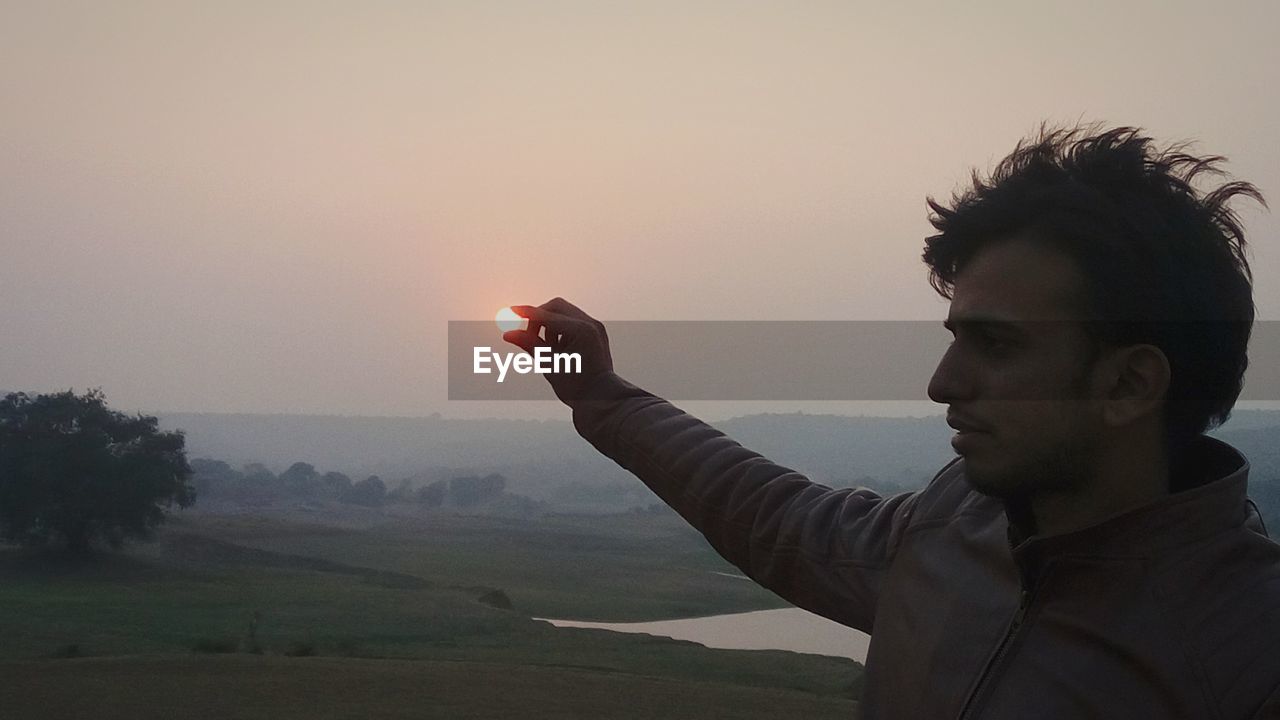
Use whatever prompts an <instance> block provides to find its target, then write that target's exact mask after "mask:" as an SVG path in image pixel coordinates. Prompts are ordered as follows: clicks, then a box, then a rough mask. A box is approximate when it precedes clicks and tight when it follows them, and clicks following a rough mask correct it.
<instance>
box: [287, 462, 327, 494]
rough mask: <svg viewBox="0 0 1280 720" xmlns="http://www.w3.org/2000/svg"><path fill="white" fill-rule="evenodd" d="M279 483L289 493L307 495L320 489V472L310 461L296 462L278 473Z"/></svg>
mask: <svg viewBox="0 0 1280 720" xmlns="http://www.w3.org/2000/svg"><path fill="white" fill-rule="evenodd" d="M279 481H280V485H281V487H282V488H283V489H284V491H285V492H287V493H289V494H290V495H302V496H304V497H309V496H311V495H315V494H316V493H317V492H318V491H319V490H320V473H318V472H316V468H315V466H314V465H312V464H311V463H305V462H296V463H294V464H292V465H290V466H289V469H288V470H285V471H284V472H282V473H280V477H279Z"/></svg>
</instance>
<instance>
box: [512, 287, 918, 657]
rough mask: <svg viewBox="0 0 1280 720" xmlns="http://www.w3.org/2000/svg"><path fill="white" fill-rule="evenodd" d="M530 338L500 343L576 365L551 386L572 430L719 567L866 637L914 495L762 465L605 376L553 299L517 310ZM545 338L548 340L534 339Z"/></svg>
mask: <svg viewBox="0 0 1280 720" xmlns="http://www.w3.org/2000/svg"><path fill="white" fill-rule="evenodd" d="M515 311H516V312H517V313H518V314H520V315H522V316H523V317H527V318H529V320H530V328H529V330H528V331H514V332H512V333H507V335H505V336H504V337H506V339H507V340H508V341H510V342H513V343H514V344H517V345H519V346H521V347H522V348H524V349H525V350H527V351H530V352H531V351H532V349H533V347H534V346H536V345H547V344H549V345H550V346H551V348H552V350H553V351H555V352H578V353H580V354H582V356H583V373H582V375H576V376H574V375H548V376H547V378H548V380H549V381H550V382H551V384H552V388H553V389H554V390H555V391H556V395H557V397H559V398H560V399H561V400H562V401H563V402H565V403H566V404H567V405H569V406H570V407H571V408H572V409H573V422H574V427H575V428H576V429H577V430H578V433H579V434H581V435H582V436H583V437H584V438H585V439H586V440H587V441H588V442H590V443H591V444H592V445H593V446H594V447H596V449H598V450H599V451H600V452H602V453H604V454H605V455H606V456H608V457H610V458H611V459H613V460H614V461H615V462H617V463H618V464H619V465H621V466H622V467H623V468H625V469H627V470H628V471H630V472H632V473H633V474H635V475H636V476H637V477H639V478H640V480H642V481H643V482H644V483H645V484H646V485H647V486H649V488H650V489H652V490H653V491H654V493H656V494H657V495H658V496H659V497H660V498H662V500H663V501H664V502H666V503H667V504H668V505H670V506H671V507H672V508H673V509H674V510H675V511H676V512H677V513H679V514H680V515H681V516H682V517H683V518H685V520H687V521H688V522H689V523H690V524H691V525H693V526H694V527H695V528H696V529H697V530H698V531H699V532H701V533H702V534H703V535H704V536H705V537H706V538H707V540H708V542H710V543H711V545H712V547H713V548H715V549H716V551H717V552H719V553H720V554H721V555H722V556H723V557H724V558H725V559H727V560H728V561H729V562H731V563H733V564H734V565H736V566H737V567H738V568H740V569H741V570H742V571H743V573H745V574H746V575H747V576H748V577H751V578H752V579H754V580H755V581H756V582H759V583H760V584H761V585H763V586H765V587H767V588H769V589H770V590H773V591H774V592H776V593H778V594H779V595H780V596H782V597H783V598H785V599H787V600H788V601H790V602H792V603H794V604H795V605H797V606H800V607H803V608H805V609H808V610H810V611H812V612H815V613H817V614H819V615H822V616H824V617H828V618H831V619H833V620H835V621H837V622H840V623H843V624H846V625H849V626H852V627H856V628H859V629H861V630H864V631H868V632H870V630H871V626H872V623H873V621H874V614H875V605H876V601H877V599H878V597H879V594H880V587H881V584H882V582H883V579H884V574H885V571H886V569H887V567H888V564H889V562H890V560H891V559H892V557H893V554H894V550H895V549H896V547H897V545H898V542H899V540H900V539H901V536H902V531H903V529H904V528H905V527H906V524H907V520H908V519H909V516H910V513H911V508H912V506H913V502H914V498H915V496H914V495H911V494H906V495H899V496H895V497H892V498H887V499H886V498H881V497H880V496H878V495H876V494H875V493H873V492H871V491H869V490H851V489H845V490H832V489H831V488H828V487H826V486H823V485H819V484H817V483H813V482H811V481H809V480H808V479H807V478H805V477H804V476H803V475H801V474H800V473H797V472H795V471H794V470H791V469H789V468H786V467H783V466H780V465H777V464H775V463H773V462H770V461H769V460H768V459H766V458H764V457H762V456H761V455H759V454H757V453H754V452H752V451H750V450H748V449H746V448H744V447H742V446H741V445H739V444H738V443H736V442H734V441H733V440H731V439H730V438H728V437H727V436H725V435H724V434H723V433H721V432H720V431H718V430H716V429H715V428H713V427H711V426H710V425H707V424H706V423H704V422H702V421H701V420H698V419H697V418H695V417H693V416H692V415H689V414H688V413H685V412H684V411H682V410H680V409H679V408H678V407H676V406H675V405H673V404H671V403H669V402H667V401H666V400H663V399H662V398H659V397H657V396H654V395H652V394H650V393H648V392H645V391H644V390H642V389H640V388H638V387H636V386H635V385H632V384H631V383H628V382H627V381H625V380H623V379H622V378H621V377H619V376H618V375H617V374H616V373H614V372H613V364H612V359H611V357H610V355H609V351H608V338H607V336H606V335H605V332H604V326H603V325H601V324H600V323H599V322H597V321H595V320H594V319H592V318H590V317H589V316H587V315H586V314H585V313H583V312H582V311H581V310H579V309H578V308H576V307H574V306H573V305H571V304H569V303H568V302H566V301H564V300H561V299H559V298H557V299H556V300H553V301H551V302H549V303H547V304H545V305H543V306H540V307H538V308H534V307H530V306H517V307H516V308H515ZM542 327H545V328H546V336H547V338H548V341H549V342H548V341H543V340H541V339H540V338H536V336H537V334H538V331H539V329H540V328H542Z"/></svg>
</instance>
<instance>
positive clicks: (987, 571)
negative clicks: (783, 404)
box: [573, 373, 1280, 720]
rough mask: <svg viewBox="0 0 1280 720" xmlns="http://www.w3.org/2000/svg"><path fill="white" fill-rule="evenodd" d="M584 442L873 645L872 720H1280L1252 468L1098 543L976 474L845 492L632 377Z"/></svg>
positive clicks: (1191, 492) (1270, 599)
mask: <svg viewBox="0 0 1280 720" xmlns="http://www.w3.org/2000/svg"><path fill="white" fill-rule="evenodd" d="M585 397H587V398H588V399H584V400H582V401H579V402H577V403H575V404H574V406H573V422H574V427H575V429H576V430H577V431H578V433H579V434H580V435H582V437H583V438H585V439H586V440H587V441H588V442H590V443H591V444H592V445H593V446H594V447H595V448H596V449H598V450H599V451H600V452H602V453H603V454H605V455H606V456H608V457H610V458H612V459H613V460H614V461H615V462H617V463H618V464H619V465H621V466H622V467H623V468H625V469H626V470H628V471H630V472H632V473H633V474H635V475H636V476H637V477H639V478H640V479H641V480H642V481H643V482H644V483H645V484H646V485H648V486H649V488H651V489H652V490H653V491H654V492H655V493H656V494H657V495H658V496H659V497H660V498H661V499H662V500H663V501H665V502H666V503H667V504H669V505H670V506H671V507H672V508H673V509H674V510H675V511H676V512H677V513H679V514H680V515H681V516H682V517H683V518H684V519H685V520H687V521H688V522H689V523H690V524H692V525H693V526H694V527H695V528H696V529H697V530H699V531H700V532H701V533H702V534H703V535H704V536H705V537H706V539H707V541H708V542H709V543H710V544H711V545H712V547H713V548H714V549H715V550H716V551H717V552H719V553H720V554H721V555H722V556H723V557H724V558H725V559H727V560H728V561H729V562H731V563H733V564H734V565H736V566H737V567H738V568H739V569H741V570H742V572H743V573H744V574H746V575H747V576H748V577H750V578H752V579H754V580H755V581H756V582H758V583H759V584H761V585H763V586H764V587H766V588H768V589H770V590H772V591H773V592H775V593H777V594H778V595H779V596H781V597H782V598H784V599H786V600H788V601H789V602H791V603H793V604H795V605H797V606H799V607H802V608H805V609H807V610H809V611H811V612H814V613H816V614H818V615H821V616H824V617H827V618H830V619H832V620H834V621H836V622H839V623H841V624H844V625H848V626H850V627H854V628H858V629H860V630H863V631H864V632H867V633H870V634H871V644H870V648H869V651H868V655H867V663H866V683H865V690H864V695H863V698H862V701H861V706H860V710H861V714H862V716H863V717H864V718H910V719H912V720H918V719H920V718H985V719H992V720H995V719H1004V718H1125V719H1126V720H1131V719H1133V718H1198V719H1199V718H1229V719H1235V718H1242V719H1243V718H1264V717H1265V718H1280V546H1277V545H1276V544H1275V543H1274V542H1272V541H1271V540H1270V539H1268V538H1267V537H1266V536H1265V534H1264V533H1263V532H1261V524H1260V521H1259V520H1258V518H1257V513H1256V509H1254V508H1253V507H1252V504H1251V503H1250V502H1249V501H1248V499H1247V497H1246V485H1247V478H1248V470H1249V466H1248V463H1247V462H1246V461H1245V459H1244V458H1243V456H1241V455H1240V454H1239V453H1238V452H1237V451H1236V450H1234V449H1233V448H1231V447H1230V446H1228V445H1226V444H1225V443H1222V442H1220V441H1218V440H1214V439H1211V438H1208V437H1201V438H1199V440H1198V444H1197V445H1196V446H1195V448H1194V451H1193V454H1192V456H1191V457H1193V458H1194V459H1195V461H1196V462H1197V463H1199V466H1200V470H1199V472H1200V475H1201V476H1202V477H1203V482H1200V483H1199V484H1198V485H1196V486H1194V487H1190V488H1188V489H1185V490H1181V491H1179V492H1176V493H1173V494H1171V495H1169V496H1167V497H1165V498H1163V499H1161V500H1159V501H1157V502H1155V503H1153V504H1150V505H1148V506H1145V507H1142V508H1139V509H1137V510H1132V511H1129V512H1126V513H1124V514H1122V515H1119V516H1116V517H1113V518H1110V519H1108V520H1105V521H1103V522H1101V523H1098V524H1096V525H1094V526H1091V527H1089V528H1086V529H1083V530H1079V531H1075V532H1071V533H1067V534H1062V535H1056V536H1047V537H1042V536H1031V537H1021V536H1020V533H1019V531H1018V526H1017V525H1016V524H1015V525H1011V524H1010V521H1009V513H1008V512H1007V509H1006V507H1005V505H1004V504H1003V503H1002V502H1001V501H999V500H996V499H993V498H990V497H987V496H984V495H982V494H980V493H978V492H976V491H975V490H974V489H973V488H972V487H971V486H970V485H969V483H968V481H967V480H966V476H965V466H964V461H963V460H962V459H960V458H957V459H956V460H954V461H952V462H951V463H950V464H948V465H947V466H946V467H945V468H943V469H942V470H941V471H940V472H939V473H938V474H937V475H936V476H935V477H934V478H933V480H932V481H931V482H930V483H929V484H928V485H927V486H926V487H925V488H924V489H922V490H920V491H917V492H912V493H905V494H901V495H896V496H892V497H881V496H879V495H877V494H875V493H874V492H872V491H870V490H867V489H839V490H833V489H831V488H828V487H825V486H823V485H820V484H817V483H814V482H811V481H809V480H808V479H806V478H805V477H804V476H802V475H801V474H799V473H797V472H795V471H793V470H790V469H788V468H786V467H782V466H780V465H777V464H775V463H773V462H770V461H769V460H767V459H766V458H764V457H762V456H760V455H758V454H756V453H754V452H751V451H750V450H748V449H746V448H744V447H742V446H741V445H739V444H738V443H736V442H734V441H733V440H731V439H730V438H728V437H726V436H725V435H724V434H723V433H721V432H720V431H718V430H716V429H715V428H713V427H711V426H710V425H707V424H706V423H703V422H701V421H700V420H698V419H697V418H695V417H693V416H691V415H689V414H687V413H685V412H683V411H681V410H680V409H679V408H677V407H676V406H674V405H672V404H671V403H669V402H667V401H665V400H663V399H662V398H659V397H656V396H654V395H652V394H650V393H647V392H645V391H644V390H642V389H640V388H638V387H636V386H635V385H632V384H631V383H628V382H626V381H625V380H623V379H622V378H620V377H618V376H617V375H616V374H614V373H608V374H607V375H602V376H600V377H599V378H597V379H595V380H593V382H592V386H591V388H590V390H589V391H588V392H587V394H586V396H585Z"/></svg>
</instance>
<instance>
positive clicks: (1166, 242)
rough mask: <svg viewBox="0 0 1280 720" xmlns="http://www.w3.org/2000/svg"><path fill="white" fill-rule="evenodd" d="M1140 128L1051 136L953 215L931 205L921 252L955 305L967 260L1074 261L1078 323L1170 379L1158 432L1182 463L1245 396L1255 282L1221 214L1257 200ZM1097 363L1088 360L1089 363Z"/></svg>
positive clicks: (1016, 154) (1214, 167) (1004, 167)
mask: <svg viewBox="0 0 1280 720" xmlns="http://www.w3.org/2000/svg"><path fill="white" fill-rule="evenodd" d="M1141 133H1142V131H1141V130H1140V129H1137V128H1131V127H1120V128H1115V129H1110V130H1105V131H1103V130H1101V129H1100V128H1099V127H1098V126H1096V125H1091V126H1078V127H1075V128H1049V127H1047V126H1045V125H1041V127H1040V130H1039V133H1038V134H1037V135H1036V136H1035V137H1032V138H1027V139H1024V140H1022V141H1020V142H1019V143H1018V145H1017V147H1016V148H1015V149H1014V151H1013V152H1012V153H1011V154H1010V155H1009V156H1008V157H1006V158H1004V159H1003V160H1001V161H1000V162H999V163H998V164H997V165H996V167H995V169H994V170H993V171H992V172H991V175H990V177H989V178H985V179H984V178H982V177H980V176H979V175H978V173H977V171H974V172H973V178H972V185H971V186H970V187H967V188H964V189H962V190H961V191H958V192H957V193H956V194H955V195H954V196H953V197H952V200H951V204H950V205H949V206H947V205H943V204H941V203H938V202H936V201H935V200H934V199H933V198H932V197H931V198H928V204H929V208H930V210H931V212H930V216H929V221H930V223H932V225H933V227H934V228H935V229H936V230H937V231H938V232H937V234H936V235H933V236H930V237H929V238H928V239H927V240H926V241H925V250H924V261H925V263H926V264H927V265H928V266H929V283H930V284H931V285H933V287H934V289H935V290H937V291H938V293H940V294H941V295H942V296H943V297H946V298H950V297H951V292H952V290H953V289H954V286H955V279H956V274H957V273H958V272H960V271H961V270H962V269H963V268H964V266H965V263H966V262H968V261H969V260H970V259H971V258H972V257H973V256H974V254H975V253H977V252H978V251H979V250H980V249H981V248H983V247H984V246H985V245H986V244H987V243H990V242H992V241H995V240H999V239H1001V238H1007V237H1010V236H1011V235H1014V234H1019V235H1021V236H1025V237H1029V238H1032V239H1034V240H1035V241H1037V242H1044V243H1047V244H1048V245H1050V246H1052V247H1053V248H1055V249H1057V250H1059V251H1060V252H1063V253H1065V254H1066V255H1067V256H1068V257H1070V258H1071V259H1072V260H1074V261H1075V263H1076V264H1077V265H1078V267H1079V268H1080V270H1081V271H1082V274H1083V276H1084V278H1085V279H1086V280H1085V282H1086V288H1085V297H1084V298H1082V300H1083V302H1084V308H1083V309H1084V313H1085V320H1086V327H1087V328H1088V331H1089V335H1090V338H1091V339H1092V341H1093V342H1094V344H1095V350H1096V348H1097V346H1099V345H1101V344H1106V345H1111V346H1126V345H1134V344H1140V343H1148V344H1151V345H1154V346H1156V347H1158V348H1160V350H1161V351H1163V352H1164V354H1165V356H1166V357H1167V358H1168V361H1169V365H1170V368H1171V372H1172V378H1171V381H1170V387H1169V391H1168V394H1167V396H1166V398H1165V415H1164V427H1165V433H1166V439H1167V440H1168V441H1169V442H1170V449H1171V450H1177V449H1179V448H1182V447H1184V446H1185V445H1186V443H1187V442H1188V441H1190V440H1191V439H1192V438H1194V437H1195V436H1197V435H1199V434H1201V433H1203V432H1204V431H1205V430H1207V429H1209V428H1211V427H1214V426H1217V425H1220V424H1222V423H1223V422H1225V421H1226V419H1227V418H1228V417H1229V416H1230V414H1231V408H1232V406H1233V405H1235V402H1236V399H1237V398H1238V397H1239V395H1240V390H1241V387H1242V385H1243V383H1244V372H1245V368H1246V367H1247V366H1248V358H1247V356H1246V352H1247V350H1248V345H1249V335H1250V331H1251V329H1252V325H1253V319H1254V305H1253V275H1252V273H1251V271H1250V269H1249V261H1248V259H1247V258H1246V257H1245V238H1244V231H1243V229H1242V228H1241V225H1240V220H1239V218H1238V217H1237V215H1236V214H1235V212H1234V211H1233V210H1232V209H1231V208H1230V207H1229V202H1230V201H1231V200H1232V199H1233V198H1234V197H1236V196H1238V195H1244V196H1247V197H1250V198H1253V199H1254V200H1257V201H1258V202H1259V203H1261V204H1262V205H1263V207H1266V201H1265V200H1264V199H1263V197H1262V194H1261V193H1259V192H1258V190H1257V188H1255V187H1254V186H1253V185H1250V184H1249V183H1245V182H1225V184H1222V185H1220V186H1218V187H1217V188H1215V189H1212V190H1210V191H1209V192H1207V193H1200V192H1198V191H1197V190H1196V189H1195V188H1194V187H1193V186H1192V183H1193V181H1195V180H1196V179H1197V178H1198V177H1200V176H1203V175H1210V176H1218V177H1222V178H1224V179H1225V178H1226V174H1225V173H1224V172H1223V171H1222V170H1221V169H1220V167H1219V165H1220V164H1221V163H1223V162H1224V161H1225V158H1222V157H1220V156H1216V155H1215V156H1208V157H1196V156H1194V155H1191V154H1189V153H1188V147H1189V146H1188V145H1187V144H1185V143H1183V144H1176V145H1172V146H1170V147H1167V148H1164V149H1161V148H1157V147H1155V146H1154V145H1153V141H1152V140H1151V139H1150V138H1148V137H1145V136H1143V135H1142V134H1141ZM1095 357H1096V355H1095Z"/></svg>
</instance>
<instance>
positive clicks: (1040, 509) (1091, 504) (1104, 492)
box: [1029, 441, 1170, 535]
mask: <svg viewBox="0 0 1280 720" xmlns="http://www.w3.org/2000/svg"><path fill="white" fill-rule="evenodd" d="M1169 477H1170V475H1169V460H1168V456H1167V455H1166V453H1165V451H1164V448H1163V446H1162V445H1161V444H1160V443H1159V442H1158V441H1156V442H1143V443H1133V444H1129V443H1121V442H1117V443H1114V444H1112V445H1111V446H1110V448H1109V449H1106V450H1103V451H1102V452H1100V453H1099V457H1098V462H1097V463H1096V465H1095V466H1094V470H1093V472H1091V473H1090V474H1089V476H1088V477H1084V478H1081V479H1080V482H1079V483H1077V484H1076V485H1074V486H1073V487H1070V488H1065V489H1055V490H1052V491H1046V492H1042V493H1038V494H1036V495H1033V496H1032V497H1031V498H1029V505H1030V509H1031V514H1032V516H1033V517H1034V518H1035V534H1037V535H1059V534H1062V533H1068V532H1072V531H1075V530H1081V529H1084V528H1087V527H1089V526H1091V525H1096V524H1098V523H1099V522H1101V521H1103V520H1106V519H1108V518H1111V517H1115V516H1116V515H1120V514H1122V513H1125V512H1127V511H1129V510H1134V509H1137V508H1140V507H1143V506H1145V505H1149V504H1151V503H1153V502H1155V501H1157V500H1159V499H1160V498H1163V497H1165V496H1167V495H1168V494H1169V493H1170V481H1169Z"/></svg>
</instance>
